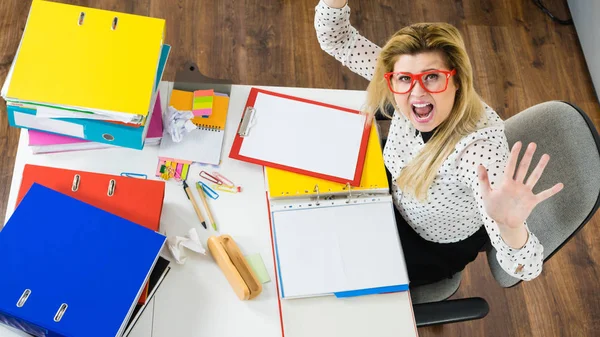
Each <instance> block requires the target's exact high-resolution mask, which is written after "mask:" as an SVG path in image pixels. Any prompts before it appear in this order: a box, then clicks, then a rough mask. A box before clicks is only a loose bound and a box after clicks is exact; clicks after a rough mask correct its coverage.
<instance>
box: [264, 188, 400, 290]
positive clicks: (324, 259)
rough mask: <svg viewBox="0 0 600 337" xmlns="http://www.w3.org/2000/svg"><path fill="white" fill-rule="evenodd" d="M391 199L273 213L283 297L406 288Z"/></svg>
mask: <svg viewBox="0 0 600 337" xmlns="http://www.w3.org/2000/svg"><path fill="white" fill-rule="evenodd" d="M392 207H393V206H392V203H391V200H390V199H387V201H385V202H373V203H359V204H348V205H346V204H345V205H343V206H335V207H319V208H293V209H290V210H283V211H275V212H273V229H274V237H275V249H276V253H277V255H276V257H277V265H278V272H279V277H280V279H279V282H280V288H281V290H282V297H284V298H291V297H301V296H315V295H323V294H331V293H334V292H343V291H352V290H361V289H369V288H378V287H385V286H395V285H402V284H408V276H407V272H406V267H405V262H404V255H403V253H402V249H401V247H400V240H399V238H398V234H397V230H396V223H395V218H394V215H393V214H394V213H393V209H392Z"/></svg>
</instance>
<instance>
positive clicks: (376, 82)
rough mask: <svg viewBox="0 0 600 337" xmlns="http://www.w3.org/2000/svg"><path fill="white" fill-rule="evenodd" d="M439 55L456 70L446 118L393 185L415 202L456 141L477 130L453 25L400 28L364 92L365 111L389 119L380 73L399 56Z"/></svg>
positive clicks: (479, 111) (477, 113)
mask: <svg viewBox="0 0 600 337" xmlns="http://www.w3.org/2000/svg"><path fill="white" fill-rule="evenodd" d="M430 51H440V52H441V53H442V54H443V55H444V58H445V63H446V66H447V67H448V68H449V69H456V75H455V76H453V77H452V78H453V80H454V83H455V84H456V86H457V87H458V90H457V92H456V96H455V100H454V106H453V107H452V110H451V112H450V115H449V116H448V118H447V119H446V120H445V121H443V122H442V123H441V124H440V125H439V126H438V127H437V129H436V131H435V134H434V137H432V138H431V139H430V140H429V141H428V142H427V143H426V144H425V146H424V147H423V150H422V151H421V152H420V153H419V154H418V155H417V156H416V157H415V158H413V160H412V161H410V163H408V164H407V165H406V167H404V168H403V169H402V171H401V173H400V176H399V177H398V179H397V180H396V183H397V185H398V187H399V188H400V189H401V190H402V191H403V192H404V193H409V194H412V195H413V196H414V197H416V198H417V200H419V201H420V202H423V201H425V200H426V199H427V190H428V189H429V187H430V186H431V184H432V183H433V181H434V179H435V177H436V175H437V172H438V170H439V168H440V166H441V165H442V163H443V162H444V160H446V158H447V157H448V156H449V155H450V154H451V153H452V151H453V150H454V147H455V146H456V143H458V142H459V141H460V139H461V138H463V137H464V136H466V135H468V134H470V133H472V132H473V131H475V130H476V129H477V123H478V121H479V120H480V119H481V117H483V115H484V109H483V105H482V103H481V99H480V98H479V95H478V94H477V93H476V92H475V89H474V87H473V70H472V68H471V63H470V60H469V56H468V55H467V52H466V50H465V45H464V42H463V39H462V37H461V35H460V33H459V31H458V29H456V27H454V26H452V25H450V24H447V23H418V24H414V25H411V26H408V27H405V28H402V29H401V30H399V31H398V32H396V34H394V35H393V36H392V37H391V39H390V40H389V41H388V42H387V43H386V45H385V46H384V47H383V49H382V50H381V53H380V54H379V58H378V60H377V65H376V66H375V73H374V75H373V79H372V80H371V83H370V84H369V87H368V88H367V111H368V112H367V113H369V114H374V113H375V112H376V111H377V110H380V111H381V112H382V113H383V114H384V115H385V116H387V117H388V118H392V116H390V115H389V114H388V113H387V112H386V107H387V106H389V105H393V106H396V102H395V100H394V95H393V94H392V92H391V91H390V90H389V89H388V87H387V83H386V80H385V79H384V74H385V73H387V72H391V71H393V69H394V64H395V63H396V61H397V60H398V58H399V57H400V56H401V55H405V54H411V55H415V54H418V53H422V52H430Z"/></svg>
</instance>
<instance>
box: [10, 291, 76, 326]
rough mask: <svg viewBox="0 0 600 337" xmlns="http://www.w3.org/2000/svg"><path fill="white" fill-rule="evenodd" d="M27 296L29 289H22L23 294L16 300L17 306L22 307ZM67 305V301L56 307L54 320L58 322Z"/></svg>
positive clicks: (29, 294)
mask: <svg viewBox="0 0 600 337" xmlns="http://www.w3.org/2000/svg"><path fill="white" fill-rule="evenodd" d="M29 296H31V289H25V291H23V294H22V295H21V297H19V300H18V301H17V307H18V308H22V307H23V306H24V305H25V302H27V299H29ZM68 307H69V305H67V303H63V304H61V305H60V307H58V310H57V311H56V314H55V315H54V321H55V322H60V320H61V319H62V318H63V316H64V315H65V312H66V311H67V308H68Z"/></svg>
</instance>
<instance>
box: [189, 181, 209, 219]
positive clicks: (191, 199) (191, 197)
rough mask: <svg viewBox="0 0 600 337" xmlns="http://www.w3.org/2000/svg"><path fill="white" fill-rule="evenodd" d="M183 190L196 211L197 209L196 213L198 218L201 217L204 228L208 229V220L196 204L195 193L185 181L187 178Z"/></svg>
mask: <svg viewBox="0 0 600 337" xmlns="http://www.w3.org/2000/svg"><path fill="white" fill-rule="evenodd" d="M183 191H184V192H185V195H186V196H187V197H188V200H189V201H191V202H192V206H194V211H196V215H197V216H198V219H200V222H201V223H202V226H203V227H204V229H208V228H207V227H206V221H204V217H203V216H202V213H201V212H200V208H198V205H197V204H196V200H195V199H194V195H193V194H192V191H190V187H189V186H188V184H187V183H186V182H185V180H184V181H183Z"/></svg>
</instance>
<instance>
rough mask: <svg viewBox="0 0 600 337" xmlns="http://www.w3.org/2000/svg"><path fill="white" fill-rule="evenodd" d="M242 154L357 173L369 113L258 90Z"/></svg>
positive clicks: (316, 169) (341, 173) (326, 171)
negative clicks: (365, 113) (365, 114)
mask: <svg viewBox="0 0 600 337" xmlns="http://www.w3.org/2000/svg"><path fill="white" fill-rule="evenodd" d="M254 108H255V109H256V112H255V114H254V118H253V121H252V123H251V125H252V126H251V128H250V133H249V135H248V136H246V137H245V138H244V142H243V143H242V146H241V148H240V155H243V156H246V157H251V158H255V159H259V160H263V161H268V162H271V163H276V164H280V165H285V166H290V167H294V168H298V169H302V170H307V171H311V172H316V173H320V174H326V175H330V176H335V177H341V178H344V179H348V180H350V181H351V180H353V179H354V173H355V171H356V166H357V161H358V155H359V151H360V145H361V139H362V136H363V130H364V125H365V116H363V115H359V114H354V113H349V112H346V111H341V110H337V109H332V108H328V107H324V106H321V105H315V104H310V103H305V102H301V101H296V100H291V99H287V98H283V97H279V96H274V95H268V94H264V93H258V95H257V97H256V101H255V103H254Z"/></svg>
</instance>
